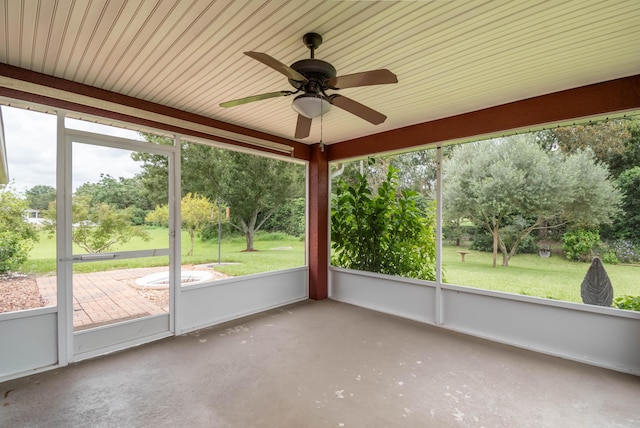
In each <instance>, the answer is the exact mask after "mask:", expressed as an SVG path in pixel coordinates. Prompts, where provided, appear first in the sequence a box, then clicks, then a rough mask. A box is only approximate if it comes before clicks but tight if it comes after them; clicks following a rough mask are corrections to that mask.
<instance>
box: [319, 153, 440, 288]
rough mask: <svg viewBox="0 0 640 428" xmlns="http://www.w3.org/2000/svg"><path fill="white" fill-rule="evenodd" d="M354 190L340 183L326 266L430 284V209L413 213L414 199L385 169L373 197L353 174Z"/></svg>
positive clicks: (395, 174) (432, 238) (432, 236)
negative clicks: (354, 179)
mask: <svg viewBox="0 0 640 428" xmlns="http://www.w3.org/2000/svg"><path fill="white" fill-rule="evenodd" d="M356 181H357V182H356V184H355V185H349V184H348V183H347V182H345V181H343V180H340V181H338V182H337V185H336V186H335V187H336V194H335V196H334V197H333V201H332V207H331V238H332V243H331V246H332V249H333V251H334V252H333V255H332V263H333V264H334V265H335V266H339V267H344V268H348V269H357V270H364V271H369V272H377V273H384V274H389V275H397V276H404V277H409V278H417V279H427V280H435V257H436V246H435V233H434V229H435V210H434V204H433V203H432V204H430V205H429V206H428V208H427V209H426V210H423V209H420V208H419V203H418V202H419V194H418V193H417V192H415V191H413V190H410V189H401V190H400V189H399V185H398V169H397V168H395V167H393V166H392V165H390V166H389V169H388V172H387V175H386V179H385V180H384V181H383V182H382V183H381V184H380V185H379V187H378V191H377V194H375V195H374V194H373V193H372V192H371V189H370V186H369V183H368V181H367V178H366V176H365V175H363V174H358V177H357V180H356Z"/></svg>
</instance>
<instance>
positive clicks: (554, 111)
mask: <svg viewBox="0 0 640 428" xmlns="http://www.w3.org/2000/svg"><path fill="white" fill-rule="evenodd" d="M637 109H640V75H635V76H630V77H625V78H621V79H616V80H610V81H607V82H602V83H596V84H593V85H588V86H582V87H579V88H574V89H568V90H565V91H560V92H554V93H551V94H547V95H541V96H538V97H534V98H528V99H524V100H520V101H515V102H511V103H507V104H502V105H499V106H495V107H489V108H485V109H482V110H476V111H473V112H470V113H464V114H459V115H456V116H450V117H446V118H443V119H438V120H433V121H430V122H424V123H420V124H417V125H412V126H407V127H404V128H398V129H394V130H391V131H387V132H381V133H379V134H373V135H368V136H366V137H360V138H354V139H352V140H347V141H342V142H340V143H335V144H332V145H330V146H329V150H328V158H329V161H335V160H341V159H347V158H352V157H362V156H368V155H371V154H376V153H383V152H389V151H397V150H403V149H409V148H412V147H418V146H424V145H429V144H437V143H441V142H445V141H452V140H459V139H468V138H471V137H475V136H490V135H495V134H498V133H502V132H508V131H512V130H518V129H523V128H525V129H526V128H527V127H536V126H541V125H545V124H553V123H559V122H563V121H569V120H574V119H579V118H585V117H591V116H598V115H605V114H607V113H612V112H624V111H632V110H637Z"/></svg>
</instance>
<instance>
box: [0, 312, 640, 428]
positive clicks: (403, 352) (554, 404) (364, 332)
mask: <svg viewBox="0 0 640 428" xmlns="http://www.w3.org/2000/svg"><path fill="white" fill-rule="evenodd" d="M0 394H1V395H0V398H1V399H2V405H1V406H0V427H3V428H9V427H164V426H172V427H174V426H185V427H285V426H291V427H396V426H402V427H536V428H537V427H638V426H640V412H639V411H638V410H639V409H640V378H639V377H635V376H631V375H626V374H622V373H618V372H613V371H609V370H605V369H600V368H597V367H591V366H587V365H584V364H580V363H575V362H571V361H566V360H562V359H559V358H555V357H551V356H546V355H541V354H537V353H533V352H529V351H526V350H522V349H517V348H513V347H509V346H505V345H500V344H496V343H492V342H488V341H485V340H481V339H477V338H472V337H469V336H465V335H462V334H457V333H453V332H450V331H447V330H444V329H440V328H436V327H432V326H428V325H424V324H421V323H417V322H413V321H409V320H404V319H401V318H397V317H394V316H389V315H385V314H381V313H377V312H374V311H370V310H366V309H362V308H358V307H354V306H351V305H347V304H343V303H339V302H334V301H330V300H325V301H320V302H314V301H308V302H303V303H300V304H296V305H291V306H287V307H285V308H281V309H277V310H273V311H269V312H265V313H262V314H259V315H255V316H252V317H248V318H245V319H242V320H238V321H234V322H231V323H227V324H224V325H220V326H216V327H213V328H209V329H205V330H201V331H198V332H194V333H191V334H187V335H183V336H179V337H173V338H169V339H165V340H162V341H159V342H155V343H152V344H149V345H145V346H142V347H139V348H135V349H131V350H128V351H124V352H119V353H116V354H113V355H109V356H105V357H101V358H96V359H93V360H90V361H85V362H82V363H78V364H74V365H71V366H69V367H66V368H62V369H58V370H55V371H50V372H46V373H41V374H37V375H33V376H30V377H28V378H22V379H17V380H14V381H9V382H5V383H2V384H0Z"/></svg>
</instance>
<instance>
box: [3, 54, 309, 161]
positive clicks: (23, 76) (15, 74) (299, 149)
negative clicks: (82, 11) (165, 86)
mask: <svg viewBox="0 0 640 428" xmlns="http://www.w3.org/2000/svg"><path fill="white" fill-rule="evenodd" d="M0 76H5V77H9V78H12V79H16V80H22V81H24V82H29V83H34V84H37V85H42V86H46V87H50V88H54V89H58V90H61V91H65V92H70V93H74V94H78V95H83V96H87V97H91V98H94V99H98V100H104V101H108V102H112V103H116V104H121V105H124V106H128V107H133V108H137V109H140V110H144V111H148V112H151V113H156V114H162V115H165V116H169V117H174V118H176V119H181V120H185V121H188V122H193V123H196V124H200V125H204V126H209V127H212V128H216V129H220V130H224V131H229V132H234V133H237V134H242V135H246V136H249V137H254V138H259V139H262V140H266V141H271V142H274V143H278V144H283V145H286V146H289V147H293V157H295V158H297V159H302V160H309V146H308V145H306V144H303V143H299V142H297V141H293V140H288V139H286V138H282V137H277V136H274V135H271V134H267V133H264V132H259V131H255V130H253V129H249V128H245V127H242V126H238V125H233V124H230V123H227V122H222V121H219V120H216V119H211V118H208V117H205V116H201V115H197V114H194V113H189V112H186V111H183V110H179V109H176V108H173V107H167V106H164V105H161V104H157V103H152V102H150V101H145V100H142V99H139V98H134V97H130V96H128V95H122V94H118V93H115V92H110V91H107V90H104V89H100V88H96V87H93V86H89V85H84V84H82V83H77V82H73V81H70V80H65V79H61V78H58V77H53V76H49V75H46V74H42V73H37V72H34V71H30V70H26V69H23V68H19V67H14V66H11V65H7V64H2V63H0ZM9 94H13V95H9ZM0 95H3V96H7V97H11V98H16V99H19V100H23V101H32V102H38V103H41V104H45V105H48V106H51V107H54V108H56V107H57V108H63V109H67V110H73V111H77V112H80V113H87V114H92V115H98V116H101V117H105V118H109V119H113V120H124V121H127V122H130V123H133V124H137V125H144V126H151V125H150V124H153V125H152V126H153V127H155V128H160V129H163V130H167V131H170V132H180V133H183V134H185V135H191V136H198V137H201V138H207V139H213V140H216V141H220V142H225V143H229V144H233V145H237V146H242V147H250V148H253V149H256V150H260V151H265V152H272V153H277V154H282V153H281V152H279V151H275V150H269V149H266V148H264V147H259V146H254V145H252V144H250V143H243V142H240V141H235V140H233V139H229V138H221V137H218V136H215V138H214V136H212V135H209V134H207V133H203V132H198V131H193V130H190V129H185V128H180V127H176V126H169V125H167V124H163V123H159V122H155V121H152V120H147V119H142V118H139V117H136V116H129V115H124V114H121V113H118V112H113V111H111V110H102V109H96V108H94V107H89V106H86V105H83V104H78V103H70V102H65V101H62V100H58V99H54V98H50V97H44V96H38V95H36V94H29V93H27V92H24V91H16V90H12V89H9V88H1V87H0ZM36 99H40V101H35V100H36ZM45 100H46V102H45ZM178 129H180V131H178Z"/></svg>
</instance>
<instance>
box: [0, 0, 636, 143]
mask: <svg viewBox="0 0 640 428" xmlns="http://www.w3.org/2000/svg"><path fill="white" fill-rule="evenodd" d="M307 32H317V33H319V34H321V35H322V37H323V39H324V42H323V44H322V45H321V46H320V47H319V48H318V50H317V51H316V58H319V59H323V60H325V61H328V62H330V63H332V64H333V65H334V66H335V67H336V69H337V70H338V75H344V74H350V73H354V72H359V71H365V70H371V69H378V68H388V69H390V70H392V71H393V72H394V73H395V74H397V76H398V79H399V83H398V84H396V85H381V86H372V87H362V88H351V89H344V90H342V91H340V93H341V94H343V95H346V96H348V97H350V98H353V99H355V100H357V101H359V102H361V103H363V104H366V105H368V106H369V107H372V108H374V109H376V110H378V111H380V112H382V113H384V114H385V115H387V116H388V119H387V120H386V122H384V123H383V124H381V125H378V126H374V125H371V124H369V123H368V122H365V121H363V120H362V119H360V118H358V117H355V116H353V115H351V114H349V113H347V112H345V111H343V110H341V109H339V108H336V107H333V108H332V109H331V111H330V112H328V113H327V114H326V115H325V116H324V117H323V120H322V135H321V132H320V120H318V119H314V122H313V126H312V130H311V135H310V137H309V138H306V139H304V140H301V141H303V142H307V143H316V142H318V141H320V138H322V141H323V142H324V143H328V144H330V143H332V142H338V141H343V140H346V139H350V138H355V137H358V136H364V135H369V134H373V133H376V132H381V131H386V130H390V129H395V128H399V127H402V126H406V125H411V124H415V123H420V122H425V121H429V120H433V119H437V118H442V117H447V116H451V115H455V114H459V113H464V112H468V111H473V110H477V109H480V108H484V107H489V106H493V105H498V104H502V103H506V102H510V101H515V100H519V99H523V98H528V97H533V96H536V95H542V94H546V93H550V92H554V91H558V90H563V89H569V88H573V87H578V86H583V85H587V84H591V83H597V82H601V81H606V80H611V79H615V78H619V77H625V76H630V75H635V74H638V73H639V72H640V1H639V0H547V1H534V0H522V1H505V0H464V1H463V0H459V1H457V0H434V1H419V0H415V1H379V2H376V1H357V0H356V1H319V0H250V1H249V0H217V1H209V0H206V1H205V0H180V1H177V0H2V1H0V62H2V63H5V64H9V65H13V66H17V67H21V68H25V69H29V70H33V71H36V72H40V73H45V74H48V75H52V76H57V77H61V78H64V79H69V80H73V81H76V82H80V83H84V84H87V85H91V86H95V87H98V88H102V89H106V90H109V91H114V92H118V93H122V94H126V95H129V96H133V97H137V98H141V99H144V100H148V101H152V102H156V103H160V104H164V105H167V106H171V107H174V108H178V109H181V110H185V111H188V112H192V113H197V114H200V115H203V116H207V117H211V118H215V119H219V120H222V121H226V122H229V123H233V124H238V125H242V126H245V127H248V128H253V129H256V130H260V131H264V132H267V133H270V134H274V135H278V136H282V137H286V138H291V139H293V132H294V129H295V122H296V113H295V112H294V111H293V110H292V109H291V100H292V98H293V97H284V98H273V99H269V100H263V101H259V102H255V103H250V104H246V105H242V106H237V107H233V108H227V109H224V108H221V107H219V106H218V104H219V103H220V102H223V101H228V100H231V99H236V98H241V97H245V96H249V95H255V94H261V93H265V92H273V91H279V90H289V89H291V87H290V86H289V84H288V82H287V80H286V78H285V77H284V76H283V75H281V74H279V73H277V72H276V71H274V70H272V69H270V68H268V67H266V66H264V65H263V64H261V63H259V62H257V61H255V60H253V59H251V58H249V57H247V56H245V55H243V52H245V51H259V52H265V53H268V54H269V55H271V56H273V57H274V58H276V59H278V60H280V61H282V62H283V63H285V64H291V63H293V62H295V61H297V60H299V59H304V58H308V56H309V51H308V50H307V48H306V47H305V46H304V45H303V43H302V36H303V35H304V34H305V33H307Z"/></svg>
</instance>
